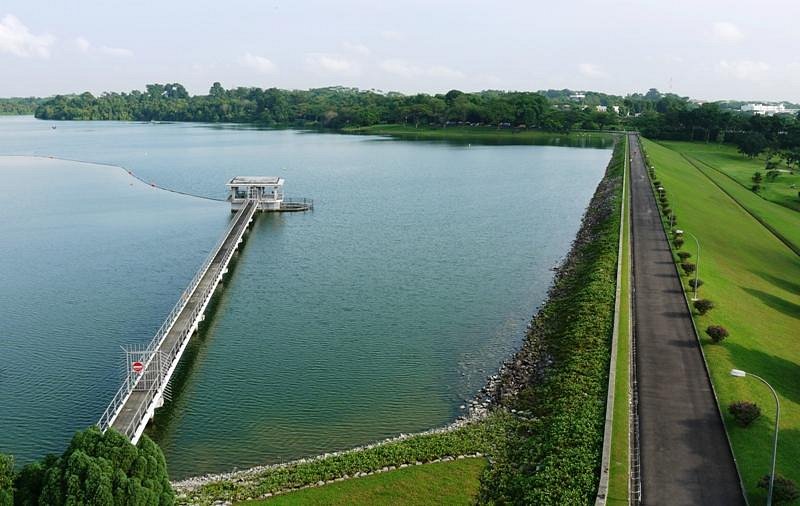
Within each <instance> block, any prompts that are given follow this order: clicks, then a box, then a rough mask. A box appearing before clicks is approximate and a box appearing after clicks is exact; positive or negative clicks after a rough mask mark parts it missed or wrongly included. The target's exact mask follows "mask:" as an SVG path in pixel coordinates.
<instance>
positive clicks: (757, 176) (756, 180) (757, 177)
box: [752, 172, 763, 183]
mask: <svg viewBox="0 0 800 506" xmlns="http://www.w3.org/2000/svg"><path fill="white" fill-rule="evenodd" d="M752 179H753V182H754V183H760V182H761V180H762V179H763V178H762V176H761V173H760V172H755V173H754V174H753V178H752Z"/></svg>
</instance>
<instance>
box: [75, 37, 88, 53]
mask: <svg viewBox="0 0 800 506" xmlns="http://www.w3.org/2000/svg"><path fill="white" fill-rule="evenodd" d="M75 45H76V46H78V49H79V50H80V51H81V52H82V53H88V52H89V49H91V47H92V45H91V44H90V43H89V41H88V40H86V39H85V38H83V37H77V38H76V39H75Z"/></svg>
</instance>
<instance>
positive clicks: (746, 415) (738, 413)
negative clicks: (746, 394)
mask: <svg viewBox="0 0 800 506" xmlns="http://www.w3.org/2000/svg"><path fill="white" fill-rule="evenodd" d="M728 413H730V414H731V415H733V419H734V420H736V423H737V424H739V425H740V426H742V427H747V426H749V425H750V424H751V423H753V422H755V421H756V419H757V418H758V417H759V416H761V408H759V407H758V404H756V403H754V402H749V401H736V402H732V403H731V404H730V405H729V406H728Z"/></svg>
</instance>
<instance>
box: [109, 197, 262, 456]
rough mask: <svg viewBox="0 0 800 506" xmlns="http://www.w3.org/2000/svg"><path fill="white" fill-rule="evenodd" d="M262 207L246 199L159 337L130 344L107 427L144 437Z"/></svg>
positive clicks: (174, 309) (132, 435)
mask: <svg viewBox="0 0 800 506" xmlns="http://www.w3.org/2000/svg"><path fill="white" fill-rule="evenodd" d="M258 209H259V201H258V200H256V199H252V200H247V201H246V202H244V203H243V205H242V206H241V207H240V208H239V209H238V211H237V212H236V214H235V215H234V217H233V219H232V220H231V223H230V225H229V227H228V229H227V231H226V232H225V233H224V234H223V236H222V238H221V239H220V241H219V242H218V243H217V245H216V246H215V247H214V249H212V250H211V253H210V254H209V256H208V258H207V259H206V261H205V262H204V263H203V265H202V266H201V267H200V269H199V270H198V271H197V274H196V275H195V277H194V279H192V281H191V283H189V286H188V287H187V288H186V290H184V292H183V294H181V297H180V299H179V300H178V302H177V303H176V304H175V306H174V307H173V309H172V311H171V312H170V314H169V315H168V316H167V318H166V320H165V321H164V324H163V325H162V326H161V328H160V329H159V330H158V332H156V335H155V336H154V337H153V339H152V340H151V341H150V342H149V343H147V344H146V345H140V346H133V347H129V348H127V349H126V355H127V360H126V368H127V375H126V378H125V380H124V381H123V384H122V386H121V387H120V389H119V390H118V391H117V393H116V395H115V396H114V399H113V400H112V401H111V403H110V404H109V406H108V408H106V411H105V412H104V413H103V416H102V417H100V421H99V422H98V426H99V427H100V429H101V430H103V431H105V430H107V429H109V428H114V429H116V430H117V431H119V432H120V433H122V434H124V435H125V436H126V437H127V438H128V439H130V440H131V442H133V443H134V444H136V443H137V442H138V441H139V438H140V437H141V435H142V433H143V432H144V428H145V427H146V426H147V422H148V421H149V420H150V419H151V418H153V415H154V413H155V410H156V408H159V407H161V406H162V405H163V404H164V400H165V397H166V398H167V399H168V398H169V394H170V391H169V381H170V378H171V377H172V374H173V373H174V372H175V368H176V367H177V365H178V363H179V362H180V359H181V356H182V355H183V352H184V350H185V349H186V346H187V344H189V340H190V339H191V337H192V334H194V332H195V331H196V330H197V327H198V325H199V324H200V322H201V321H203V319H204V318H205V310H206V307H207V306H208V303H209V302H210V301H211V297H212V295H213V294H214V291H215V290H216V288H217V285H219V282H220V281H221V280H222V277H223V276H224V275H225V274H226V273H227V272H228V264H229V263H230V260H231V258H232V257H233V254H234V253H235V252H236V250H237V248H238V246H239V244H240V243H241V242H242V237H243V236H244V233H245V232H246V231H247V229H248V227H249V225H250V223H251V222H252V220H253V216H254V214H255V212H256V211H257V210H258Z"/></svg>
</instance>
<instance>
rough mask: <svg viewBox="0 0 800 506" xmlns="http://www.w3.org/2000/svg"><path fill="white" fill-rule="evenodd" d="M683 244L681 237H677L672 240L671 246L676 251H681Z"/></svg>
mask: <svg viewBox="0 0 800 506" xmlns="http://www.w3.org/2000/svg"><path fill="white" fill-rule="evenodd" d="M683 243H684V240H683V237H681V236H678V237H676V238H675V239H673V240H672V244H673V245H674V246H675V248H676V249H681V247H682V246H683Z"/></svg>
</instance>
